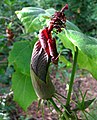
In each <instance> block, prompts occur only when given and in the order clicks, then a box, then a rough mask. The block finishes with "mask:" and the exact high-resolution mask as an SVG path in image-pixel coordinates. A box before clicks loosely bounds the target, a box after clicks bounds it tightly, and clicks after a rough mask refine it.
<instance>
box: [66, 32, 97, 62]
mask: <svg viewBox="0 0 97 120" xmlns="http://www.w3.org/2000/svg"><path fill="white" fill-rule="evenodd" d="M65 33H66V37H67V38H68V39H69V40H70V41H71V42H72V43H73V44H74V45H75V46H77V47H78V48H79V50H81V51H82V52H83V53H85V54H86V55H87V56H88V57H90V58H91V59H94V60H97V39H95V38H92V37H89V36H86V35H85V34H83V33H80V32H78V31H73V30H68V31H66V32H65Z"/></svg>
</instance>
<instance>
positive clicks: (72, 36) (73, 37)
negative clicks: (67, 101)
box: [9, 7, 97, 110]
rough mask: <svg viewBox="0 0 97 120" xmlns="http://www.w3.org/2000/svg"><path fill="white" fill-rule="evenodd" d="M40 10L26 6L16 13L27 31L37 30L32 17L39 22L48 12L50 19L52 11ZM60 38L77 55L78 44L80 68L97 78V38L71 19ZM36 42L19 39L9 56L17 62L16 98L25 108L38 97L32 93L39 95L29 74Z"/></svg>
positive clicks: (13, 61) (15, 77)
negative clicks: (90, 35) (85, 31)
mask: <svg viewBox="0 0 97 120" xmlns="http://www.w3.org/2000/svg"><path fill="white" fill-rule="evenodd" d="M24 9H25V10H27V13H26V14H25V11H24ZM37 10H38V8H34V7H32V8H31V7H30V8H23V9H22V10H21V11H18V12H16V14H17V16H18V18H19V19H20V20H21V22H23V24H24V26H25V29H26V32H33V30H34V31H35V32H36V31H37V28H35V27H33V24H32V23H33V22H32V20H33V21H35V19H36V17H37V18H38V17H40V15H41V18H44V15H45V18H47V19H48V13H47V11H48V10H42V9H41V11H43V12H41V11H39V12H38V11H37ZM36 11H37V12H36ZM43 13H44V15H43ZM25 15H26V19H25ZM27 15H28V16H27ZM31 16H32V17H31ZM28 19H31V22H28ZM35 22H36V24H37V26H40V23H37V21H35ZM29 24H30V29H28V27H27V26H29ZM57 37H59V39H61V40H62V42H63V45H64V46H65V47H66V48H69V49H71V50H72V53H73V55H74V52H75V46H76V47H77V48H78V50H79V53H78V64H79V65H80V67H82V68H84V69H87V70H89V71H90V72H91V73H92V74H93V76H94V77H95V78H96V79H97V76H96V73H95V71H96V69H97V67H96V66H95V65H94V66H92V65H91V64H94V63H95V64H96V62H95V60H96V59H97V56H96V51H97V50H96V45H95V44H96V42H97V39H95V38H92V37H89V36H86V35H84V34H83V33H81V31H80V30H79V29H78V28H77V27H76V26H75V25H73V24H72V23H71V22H69V21H68V22H67V29H66V30H65V31H64V32H62V33H60V34H58V35H57ZM31 43H32V44H31ZM33 45H34V42H33V41H32V42H30V41H27V42H23V41H21V42H18V43H16V44H14V47H13V49H12V51H11V52H10V55H9V64H12V65H14V68H15V70H16V72H15V73H14V74H13V77H12V80H13V91H14V99H15V100H16V101H17V102H18V103H19V104H20V105H21V107H22V108H24V109H25V110H26V109H27V107H28V106H29V105H30V104H31V102H32V101H33V100H35V98H36V97H31V98H30V97H29V96H30V95H32V96H35V93H34V90H33V87H32V86H31V81H30V78H28V77H29V69H30V68H29V64H30V57H31V51H32V49H33V47H31V46H33ZM91 45H93V47H91ZM87 50H88V51H87ZM94 55H95V57H94ZM25 56H26V57H25ZM84 59H87V61H85V63H84V61H83V60H84ZM82 61H83V64H82ZM90 61H91V64H90ZM86 62H87V66H86ZM93 69H94V70H93ZM18 79H20V81H21V82H19V85H20V86H18V83H17V80H18ZM24 80H25V82H27V83H26V84H25V82H24ZM18 81H19V80H18ZM28 86H30V88H28ZM31 89H32V90H31ZM26 90H27V91H26ZM19 91H21V92H22V95H23V96H21V97H18V96H20V94H21V93H19ZM25 92H27V93H25ZM23 98H24V99H23ZM24 100H25V101H24ZM93 101H94V99H93V100H90V102H89V101H87V103H88V102H89V105H90V104H91V103H92V102H93ZM83 102H84V99H83V101H82V103H83ZM80 104H81V103H80V102H79V103H78V106H80V107H81V105H80ZM85 104H86V103H85ZM89 105H88V106H89ZM85 108H86V107H85ZM80 110H83V108H80Z"/></svg>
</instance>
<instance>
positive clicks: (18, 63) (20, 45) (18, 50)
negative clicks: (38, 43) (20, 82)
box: [8, 40, 35, 75]
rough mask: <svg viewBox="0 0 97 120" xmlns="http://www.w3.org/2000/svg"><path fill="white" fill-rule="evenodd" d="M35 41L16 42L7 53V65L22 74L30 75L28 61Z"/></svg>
mask: <svg viewBox="0 0 97 120" xmlns="http://www.w3.org/2000/svg"><path fill="white" fill-rule="evenodd" d="M34 43H35V40H33V41H32V42H30V41H20V42H16V43H15V44H14V46H13V49H12V50H11V52H10V53H9V58H8V60H9V65H14V67H15V69H16V70H18V71H20V72H21V73H23V74H26V75H30V59H31V53H32V48H33V46H34Z"/></svg>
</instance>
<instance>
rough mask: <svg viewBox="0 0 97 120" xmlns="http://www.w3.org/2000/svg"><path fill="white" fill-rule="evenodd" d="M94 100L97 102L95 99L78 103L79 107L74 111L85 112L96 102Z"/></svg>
mask: <svg viewBox="0 0 97 120" xmlns="http://www.w3.org/2000/svg"><path fill="white" fill-rule="evenodd" d="M94 100H95V98H93V99H91V100H87V101H84V102H83V101H82V102H80V103H77V106H76V107H75V109H73V111H78V110H85V109H86V108H88V107H89V106H90V105H91V104H92V103H93V102H94Z"/></svg>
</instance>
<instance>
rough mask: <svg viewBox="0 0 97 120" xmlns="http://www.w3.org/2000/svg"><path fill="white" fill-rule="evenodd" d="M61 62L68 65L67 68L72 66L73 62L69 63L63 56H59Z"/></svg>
mask: <svg viewBox="0 0 97 120" xmlns="http://www.w3.org/2000/svg"><path fill="white" fill-rule="evenodd" d="M59 60H60V62H63V63H64V64H66V66H67V67H71V66H72V64H71V62H69V61H68V60H67V59H66V58H65V57H64V56H63V55H60V56H59Z"/></svg>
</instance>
